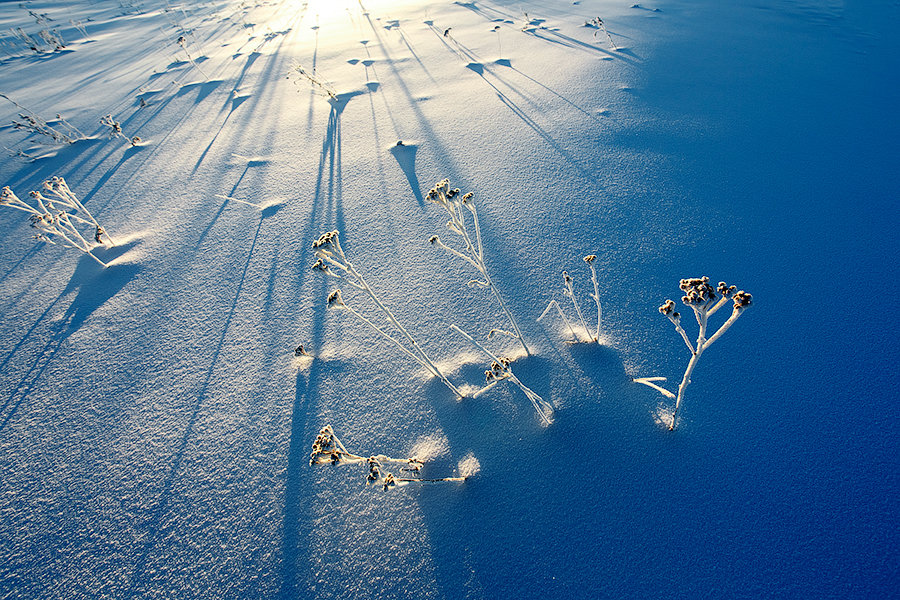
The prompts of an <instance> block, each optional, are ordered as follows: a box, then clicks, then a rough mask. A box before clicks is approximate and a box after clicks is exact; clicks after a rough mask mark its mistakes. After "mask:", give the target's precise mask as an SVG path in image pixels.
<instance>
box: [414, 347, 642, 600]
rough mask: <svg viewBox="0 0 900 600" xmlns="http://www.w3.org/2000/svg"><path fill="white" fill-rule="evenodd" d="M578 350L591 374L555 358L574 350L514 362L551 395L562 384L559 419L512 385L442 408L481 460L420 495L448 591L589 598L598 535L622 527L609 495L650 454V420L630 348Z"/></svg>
mask: <svg viewBox="0 0 900 600" xmlns="http://www.w3.org/2000/svg"><path fill="white" fill-rule="evenodd" d="M571 351H572V358H573V359H574V361H575V362H576V363H577V365H578V367H580V369H581V370H583V371H584V372H585V373H587V372H590V374H591V375H590V380H589V382H585V378H584V377H583V376H581V375H576V374H573V373H571V371H570V369H561V368H560V367H561V365H558V364H555V363H556V362H557V358H561V359H563V360H564V359H566V356H565V354H566V353H565V351H563V352H560V353H559V354H558V355H557V356H554V357H553V358H552V360H551V359H550V358H543V357H541V356H533V357H529V358H524V359H518V360H516V361H515V362H514V363H513V369H514V371H515V374H516V376H517V377H518V378H519V379H521V380H522V382H523V383H524V384H525V385H527V386H529V387H531V388H532V389H533V390H534V391H536V392H537V393H538V394H540V395H541V396H543V397H544V398H545V399H550V398H549V394H550V393H551V392H550V389H551V388H552V389H554V390H560V391H561V392H559V391H558V392H557V393H564V394H565V398H564V399H562V398H555V399H554V400H555V402H554V404H556V405H557V407H558V410H557V411H556V413H555V421H554V423H553V424H552V425H550V426H548V427H543V426H541V425H540V423H539V420H538V419H537V417H536V414H535V412H534V410H533V408H532V407H531V405H530V403H529V402H528V400H527V399H526V398H525V397H524V395H523V394H522V393H521V392H520V391H519V390H518V389H517V388H516V387H515V386H513V385H512V384H509V385H507V384H506V383H504V384H501V385H504V386H506V387H505V389H497V388H493V389H492V390H491V391H490V392H488V393H485V394H484V395H482V396H479V398H477V399H474V400H473V399H466V400H464V401H462V402H460V403H458V404H457V405H455V406H444V407H437V408H438V411H439V417H440V421H441V424H442V426H443V428H444V433H445V434H446V436H447V438H448V440H449V445H450V448H451V449H452V451H453V452H454V455H458V456H462V455H463V454H464V453H465V452H468V451H471V452H472V453H473V454H474V456H475V457H476V458H477V459H478V461H479V462H480V467H481V471H480V472H479V473H478V474H477V475H475V476H474V477H471V478H470V479H468V480H466V481H465V482H464V483H462V484H454V485H455V487H450V486H439V485H432V486H423V487H422V488H421V489H420V490H419V491H418V496H417V500H418V502H419V505H420V507H421V509H422V512H423V515H424V517H425V519H426V522H427V524H428V530H429V539H430V540H431V551H432V557H433V562H434V565H435V568H436V575H437V580H438V584H439V586H440V589H441V592H442V594H444V595H445V597H447V598H465V597H472V596H475V597H478V596H484V597H517V598H545V597H582V596H583V595H584V594H583V592H584V589H590V587H591V579H592V577H594V570H595V567H596V566H597V565H598V564H600V562H601V561H602V560H603V559H604V557H603V556H602V555H599V554H598V553H597V550H598V549H599V546H600V545H601V544H600V542H599V541H600V540H603V539H604V536H605V535H608V534H609V532H610V531H611V530H616V529H617V527H618V526H617V525H616V524H615V523H613V522H612V519H613V518H614V516H613V514H611V513H610V514H604V512H603V504H604V501H603V500H602V499H603V498H604V497H605V496H608V490H609V488H610V486H614V485H615V484H616V481H617V480H618V479H619V478H620V477H621V476H622V473H623V472H624V471H626V470H627V467H625V466H623V464H624V463H623V462H622V461H620V460H618V458H617V457H619V456H621V455H622V454H623V453H626V454H627V453H631V452H637V451H639V449H640V448H641V447H642V445H643V442H642V440H641V438H642V436H641V435H640V434H637V435H636V434H635V432H636V431H639V430H640V428H641V427H643V428H644V429H647V428H646V427H645V426H646V420H641V419H635V416H636V415H637V414H639V411H635V410H633V408H634V406H633V405H628V404H627V403H622V402H621V400H620V398H621V397H623V396H624V395H626V394H623V392H624V391H625V390H626V389H627V387H626V386H628V385H629V384H630V383H631V380H630V378H629V377H628V376H627V374H626V373H625V368H624V364H623V362H622V359H621V357H620V356H619V354H618V353H617V352H616V351H615V350H613V349H612V348H609V347H605V346H599V345H597V344H580V345H577V346H573V347H571ZM567 372H568V377H567V376H566V373H567ZM551 380H552V383H551ZM498 387H499V386H498ZM494 390H497V391H496V392H494ZM598 390H600V394H599V397H598V394H597V392H598ZM608 398H616V403H615V404H613V403H611V402H609V401H608V400H607V399H608ZM600 431H602V432H604V433H603V435H602V436H601V435H599V434H598V432H600ZM610 431H613V432H615V433H612V434H610V433H608V432H610ZM651 434H652V432H651ZM573 526H577V527H578V528H579V530H580V533H579V535H578V536H577V539H578V545H577V546H576V545H573V543H572V540H573V538H572V535H571V531H572V527H573ZM594 539H596V540H598V545H597V546H594V545H592V543H591V540H594ZM460 582H465V585H464V587H462V588H461V587H460ZM578 590H582V592H581V593H579V592H578ZM573 594H574V595H573Z"/></svg>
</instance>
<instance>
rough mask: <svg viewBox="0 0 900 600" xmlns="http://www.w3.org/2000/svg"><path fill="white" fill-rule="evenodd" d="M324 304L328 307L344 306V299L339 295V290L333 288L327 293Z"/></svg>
mask: <svg viewBox="0 0 900 600" xmlns="http://www.w3.org/2000/svg"><path fill="white" fill-rule="evenodd" d="M326 304H327V305H328V306H329V307H332V306H344V299H343V298H342V297H341V290H334V291H333V292H331V293H330V294H328V300H327V301H326Z"/></svg>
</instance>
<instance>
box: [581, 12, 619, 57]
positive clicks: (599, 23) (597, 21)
mask: <svg viewBox="0 0 900 600" xmlns="http://www.w3.org/2000/svg"><path fill="white" fill-rule="evenodd" d="M585 25H588V26H590V27H596V28H597V31H595V32H594V37H595V38H596V37H597V33H598V32H600V31H602V32H603V33H604V34H606V39H608V40H609V45H610V47H611V48H612V49H613V50H618V49H619V47H618V46H616V44H615V42H613V39H612V36H611V35H609V31H607V30H606V25H605V24H604V23H603V19H601V18H600V17H594V18H593V19H591V20H590V21H588V22H587V23H585Z"/></svg>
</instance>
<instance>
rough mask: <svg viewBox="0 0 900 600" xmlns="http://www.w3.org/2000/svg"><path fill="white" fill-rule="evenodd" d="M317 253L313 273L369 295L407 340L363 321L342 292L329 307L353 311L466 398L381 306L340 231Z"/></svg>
mask: <svg viewBox="0 0 900 600" xmlns="http://www.w3.org/2000/svg"><path fill="white" fill-rule="evenodd" d="M313 250H315V254H316V258H317V259H318V260H316V263H315V264H314V265H313V269H314V270H317V271H321V272H322V273H324V274H325V275H329V276H331V277H335V278H337V279H340V280H342V281H343V282H344V283H346V284H347V285H349V286H351V287H354V288H356V289H358V290H360V291H362V292H363V293H365V294H366V295H367V296H368V297H369V299H371V300H372V302H373V303H374V304H375V306H376V307H377V308H378V310H379V311H381V312H382V314H384V316H385V317H386V318H387V320H388V322H389V323H390V324H391V325H393V326H394V328H396V329H397V330H398V331H399V332H400V334H401V336H402V337H403V338H404V339H405V343H404V342H401V341H400V340H398V339H396V338H395V337H393V336H391V335H390V334H388V333H387V332H386V331H384V330H383V329H382V328H381V327H378V326H377V325H375V324H374V323H372V321H371V320H369V319H367V318H365V317H363V316H362V314H360V313H359V312H358V311H357V310H355V309H351V307H350V306H349V305H347V303H346V302H345V301H344V299H343V297H342V295H341V293H340V290H335V291H334V292H332V293H331V294H330V295H329V296H328V304H329V306H333V307H345V308H348V309H350V312H351V313H353V314H354V315H355V316H356V317H357V318H359V319H361V320H362V321H363V322H364V323H366V324H367V325H369V326H370V327H372V328H374V329H375V330H376V331H377V332H378V333H380V334H381V335H383V336H384V337H386V338H387V339H388V340H390V341H391V342H393V343H394V344H395V345H396V346H398V347H399V348H401V349H402V350H403V351H404V353H405V354H406V355H407V356H409V357H410V358H412V359H413V360H415V361H416V362H417V363H419V364H420V365H422V366H423V367H425V368H426V369H427V370H428V371H429V372H430V373H431V374H432V375H434V376H435V377H437V378H438V379H440V380H441V382H442V383H443V384H444V385H446V386H447V387H448V388H449V389H450V390H451V391H452V392H453V393H454V394H455V395H456V396H457V397H459V398H462V397H464V395H463V394H462V392H460V391H459V390H458V389H457V388H456V387H455V386H454V385H453V384H452V383H450V380H448V379H447V377H446V376H445V375H444V374H443V373H442V372H441V370H440V369H439V368H438V367H437V365H435V364H434V362H433V361H432V360H431V359H430V358H429V357H428V355H427V354H426V353H425V351H424V350H423V349H422V347H421V346H419V344H418V342H416V340H415V339H414V338H413V337H412V335H411V334H410V333H409V331H407V330H406V328H405V327H403V326H402V325H401V324H400V322H399V321H397V318H396V317H395V316H394V313H392V312H391V311H390V310H388V308H387V307H386V306H385V305H384V304H383V303H382V302H381V300H380V299H379V298H378V296H377V295H375V292H374V291H373V290H372V288H371V287H369V284H368V283H366V280H365V279H363V276H362V275H360V273H359V272H358V271H357V270H356V268H355V267H354V266H353V264H352V263H351V262H350V261H349V260H348V259H347V255H346V254H344V250H343V249H342V248H341V244H340V240H339V237H338V232H337V231H330V232H328V233H325V234H323V235H322V236H321V237H319V239H318V240H317V241H316V242H315V243H314V244H313Z"/></svg>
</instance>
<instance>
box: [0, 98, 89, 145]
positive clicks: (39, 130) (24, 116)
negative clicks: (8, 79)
mask: <svg viewBox="0 0 900 600" xmlns="http://www.w3.org/2000/svg"><path fill="white" fill-rule="evenodd" d="M0 98H3V99H4V100H6V101H7V102H9V103H10V104H12V105H14V106H15V107H16V108H18V109H19V110H22V111H24V112H21V113H19V119H21V120H20V121H13V122H12V126H13V128H14V129H17V130H20V131H27V132H30V133H35V134H38V135H42V136H44V137H48V138H50V139H51V140H53V141H54V142H56V143H58V144H72V143H74V142H76V141H78V140H83V139H84V138H85V137H86V136H85V135H84V134H83V133H81V131H79V130H78V129H77V128H76V127H74V126H73V125H71V124H70V123H69V122H68V121H66V120H65V119H64V118H63V116H62V115H60V114H57V115H56V123H55V124H54V125H51V124H50V123H49V122H47V121H46V120H45V119H43V118H42V117H40V116H39V115H38V114H37V113H35V112H34V111H32V110H29V109H27V108H25V107H24V106H22V105H21V104H19V103H18V102H16V101H15V100H13V99H12V98H10V97H9V96H7V95H6V94H0Z"/></svg>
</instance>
